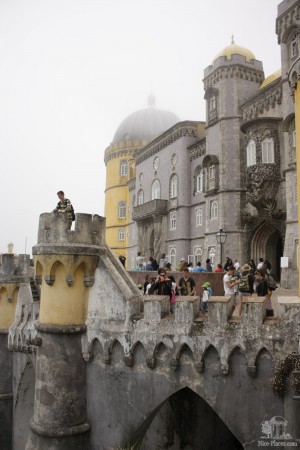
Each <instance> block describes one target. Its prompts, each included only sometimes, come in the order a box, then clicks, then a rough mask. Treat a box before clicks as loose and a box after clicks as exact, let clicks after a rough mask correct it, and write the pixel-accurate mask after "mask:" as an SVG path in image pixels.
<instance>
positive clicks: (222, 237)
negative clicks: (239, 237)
mask: <svg viewBox="0 0 300 450" xmlns="http://www.w3.org/2000/svg"><path fill="white" fill-rule="evenodd" d="M216 238H217V243H218V244H220V250H221V264H222V265H223V262H222V260H223V255H222V253H223V252H222V250H223V244H225V242H226V238H227V234H226V231H224V230H222V228H220V230H219V231H218V232H217V234H216Z"/></svg>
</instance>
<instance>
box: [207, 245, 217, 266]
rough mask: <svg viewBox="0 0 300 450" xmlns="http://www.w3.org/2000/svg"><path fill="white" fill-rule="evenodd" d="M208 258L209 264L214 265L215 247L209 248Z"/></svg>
mask: <svg viewBox="0 0 300 450" xmlns="http://www.w3.org/2000/svg"><path fill="white" fill-rule="evenodd" d="M208 257H209V259H210V262H211V264H212V265H214V262H215V257H216V249H215V247H210V248H209V249H208Z"/></svg>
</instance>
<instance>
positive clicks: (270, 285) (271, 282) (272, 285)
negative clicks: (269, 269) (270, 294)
mask: <svg viewBox="0 0 300 450" xmlns="http://www.w3.org/2000/svg"><path fill="white" fill-rule="evenodd" d="M266 282H267V285H268V288H269V289H271V291H275V289H277V288H278V286H277V284H276V283H275V280H274V278H273V277H271V275H269V274H267V275H266Z"/></svg>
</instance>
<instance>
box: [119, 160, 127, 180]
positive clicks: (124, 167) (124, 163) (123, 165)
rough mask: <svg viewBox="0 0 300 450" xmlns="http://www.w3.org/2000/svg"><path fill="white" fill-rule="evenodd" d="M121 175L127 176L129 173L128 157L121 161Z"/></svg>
mask: <svg viewBox="0 0 300 450" xmlns="http://www.w3.org/2000/svg"><path fill="white" fill-rule="evenodd" d="M120 175H121V177H126V176H127V175H128V163H127V161H126V159H122V161H121V162H120Z"/></svg>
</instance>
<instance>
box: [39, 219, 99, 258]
mask: <svg viewBox="0 0 300 450" xmlns="http://www.w3.org/2000/svg"><path fill="white" fill-rule="evenodd" d="M67 223H68V217H67V215H66V214H60V213H44V214H41V215H40V222H39V231H38V243H37V245H35V246H34V247H33V255H37V254H41V253H45V252H46V253H48V254H49V253H58V254H64V253H66V252H67V253H81V254H82V253H83V254H94V253H95V252H99V247H101V246H105V218H104V217H100V216H98V215H94V216H92V215H91V214H76V220H75V229H74V230H68V227H67ZM74 246H76V250H75V248H74Z"/></svg>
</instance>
